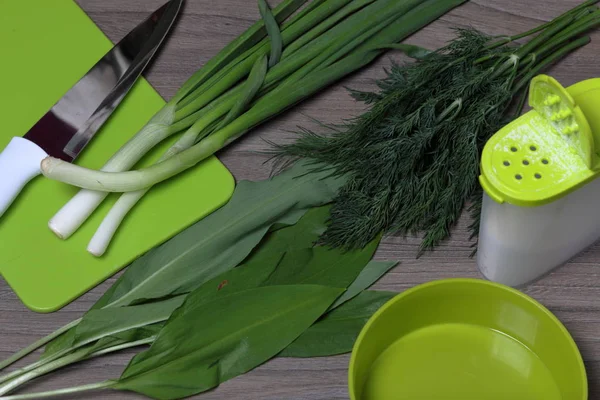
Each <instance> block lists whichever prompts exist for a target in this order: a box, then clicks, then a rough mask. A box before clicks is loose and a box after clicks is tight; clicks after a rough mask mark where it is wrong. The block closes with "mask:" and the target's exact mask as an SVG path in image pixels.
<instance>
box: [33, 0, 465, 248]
mask: <svg viewBox="0 0 600 400" xmlns="http://www.w3.org/2000/svg"><path fill="white" fill-rule="evenodd" d="M465 1H466V0H440V1H436V0H407V1H401V2H399V1H397V0H354V1H352V0H320V1H319V0H315V1H313V2H311V3H309V4H308V5H307V6H306V8H304V9H303V10H302V11H301V12H299V13H297V14H296V15H294V16H293V17H292V18H290V20H289V21H283V20H284V17H287V16H289V15H290V14H291V12H293V11H296V10H297V9H298V8H299V7H300V5H302V3H305V2H306V0H304V1H298V0H296V1H293V0H287V1H284V2H283V3H282V4H281V5H279V6H278V7H277V8H275V9H274V10H270V8H269V7H268V5H267V4H266V2H265V1H264V0H260V1H259V9H260V12H261V15H262V20H261V21H260V22H258V23H256V24H255V25H253V26H252V27H251V28H250V29H249V30H248V31H247V32H246V33H244V34H243V35H242V36H240V37H239V38H238V39H236V40H235V41H234V42H232V44H230V45H229V46H227V47H226V48H225V49H224V50H223V51H221V52H220V53H219V54H218V55H217V56H216V57H215V58H213V59H212V60H211V61H210V62H209V63H208V64H207V65H205V66H204V67H203V68H201V69H200V70H199V71H198V72H197V73H196V74H194V76H192V77H191V78H190V79H189V80H188V82H186V83H185V84H184V85H183V86H182V88H181V89H180V90H179V91H178V92H177V94H176V95H175V96H174V97H173V98H172V99H171V100H170V101H169V102H168V103H167V104H166V105H165V106H164V107H163V108H162V109H161V110H160V111H159V112H158V113H157V114H156V115H155V116H154V117H153V118H152V119H151V120H150V121H149V122H148V124H147V125H146V126H145V127H144V128H143V129H142V130H141V131H140V132H139V133H138V134H137V135H135V136H134V137H133V138H132V139H131V140H130V141H129V142H127V143H126V144H125V145H124V146H123V148H121V150H119V152H117V153H116V154H115V155H114V156H113V157H112V158H111V159H110V160H109V161H108V162H107V163H106V164H105V165H104V167H102V168H101V169H100V170H93V169H87V168H83V167H80V166H77V165H74V164H70V163H61V162H60V160H58V159H56V158H52V157H48V158H47V159H45V160H44V161H43V162H42V172H43V174H44V175H45V176H46V177H47V178H49V179H53V180H57V181H61V182H64V183H67V184H71V185H74V186H77V187H80V188H82V190H80V192H79V193H77V194H76V195H75V196H74V197H73V198H72V199H71V200H70V201H69V202H68V203H67V204H66V205H65V206H64V207H63V208H62V209H61V210H59V211H58V213H57V214H56V215H55V216H54V217H53V218H52V219H51V220H50V222H49V226H50V229H51V230H52V231H53V232H55V234H56V235H58V236H59V237H61V238H63V239H66V238H68V237H69V236H71V235H72V234H73V233H74V232H75V231H76V230H77V229H78V228H79V227H80V226H81V225H82V224H83V222H84V221H85V220H86V219H87V218H88V217H89V216H90V215H91V213H92V212H93V211H94V210H95V209H96V208H97V207H98V206H99V204H101V202H102V201H103V200H104V199H105V198H106V197H107V195H108V194H109V193H110V192H119V193H124V194H123V195H122V197H121V198H120V199H119V201H117V203H116V204H115V206H113V209H112V210H111V211H110V212H109V214H108V215H107V216H106V218H105V219H104V221H103V223H102V224H101V226H100V227H99V229H98V230H97V232H96V234H95V235H94V237H93V238H92V241H91V242H90V243H89V245H88V251H90V252H91V253H92V254H94V255H97V256H100V255H102V254H103V253H104V252H105V250H106V249H107V246H108V245H109V243H110V241H111V239H112V237H113V235H114V233H115V232H116V230H117V229H118V227H119V226H120V224H121V221H122V220H123V218H124V217H125V216H126V215H127V213H128V212H129V211H130V210H131V209H132V208H133V207H134V206H135V204H137V202H138V201H139V200H140V199H141V198H142V197H143V196H144V195H145V194H146V193H147V192H148V190H150V189H151V187H152V186H153V185H155V184H157V183H160V182H162V181H164V180H166V179H169V178H172V177H174V176H176V175H177V174H179V173H181V172H183V171H185V170H187V169H189V168H192V167H193V166H195V165H197V164H198V163H200V162H202V161H203V160H205V159H207V158H208V157H210V156H212V155H213V154H215V153H216V152H217V151H218V150H220V149H222V148H223V147H225V146H227V145H228V144H230V143H232V142H233V141H235V140H236V139H238V138H239V137H241V136H242V135H244V134H245V133H247V132H249V131H251V130H252V129H253V128H255V127H257V126H259V125H260V124H262V123H264V122H265V121H267V120H269V119H271V118H273V117H274V116H276V115H278V114H279V113H281V112H283V111H285V110H287V109H289V108H291V107H293V106H294V105H295V104H297V103H298V102H300V101H302V100H304V99H306V98H308V97H310V96H312V95H314V94H315V93H317V92H319V91H321V90H323V89H324V88H326V87H328V86H330V85H332V84H334V83H335V82H337V81H339V80H340V79H342V78H344V77H345V76H347V75H348V74H351V73H353V72H355V71H357V70H359V69H360V68H363V67H365V66H366V65H368V64H369V63H371V62H372V61H373V60H375V59H376V58H377V57H378V56H379V55H381V54H382V53H384V52H385V51H386V50H387V47H386V45H388V44H394V43H397V42H400V41H402V40H403V39H405V38H406V37H408V36H409V35H411V34H412V33H414V32H415V31H417V30H419V29H421V28H422V27H423V26H425V25H427V24H429V23H430V22H432V21H434V20H435V19H437V18H439V17H440V16H441V15H443V14H445V13H447V12H448V11H449V10H451V9H453V8H454V7H457V6H459V5H460V4H462V3H464V2H465ZM279 24H281V25H279ZM265 58H267V66H266V71H264V73H262V71H261V70H262V69H263V65H264V61H263V60H264V59H265ZM175 134H180V135H181V137H180V139H179V140H178V141H177V142H176V144H175V145H174V146H173V147H172V148H170V149H169V150H168V151H167V152H166V153H165V154H164V155H163V156H162V157H161V158H160V160H159V161H158V162H157V163H156V164H154V165H152V166H150V167H147V168H142V169H139V170H131V168H133V167H134V165H135V164H136V163H137V162H138V161H139V160H140V159H141V158H142V157H143V156H144V155H145V154H146V153H148V152H149V151H150V150H152V149H153V148H154V147H155V146H156V145H157V144H158V143H160V142H162V141H163V140H165V139H166V138H168V137H170V136H172V135H175Z"/></svg>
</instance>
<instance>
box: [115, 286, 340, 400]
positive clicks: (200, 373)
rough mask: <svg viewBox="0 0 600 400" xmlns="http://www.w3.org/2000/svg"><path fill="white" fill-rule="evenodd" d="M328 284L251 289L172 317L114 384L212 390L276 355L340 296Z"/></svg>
mask: <svg viewBox="0 0 600 400" xmlns="http://www.w3.org/2000/svg"><path fill="white" fill-rule="evenodd" d="M340 293H341V289H334V288H329V287H324V286H313V285H301V286H269V287H261V288H256V289H250V290H245V291H242V292H239V293H236V294H234V295H231V296H226V297H223V298H221V299H217V300H215V301H213V302H210V303H204V302H201V303H200V304H198V306H197V307H193V306H192V305H188V307H189V309H190V312H189V313H187V314H186V315H185V316H183V317H180V318H174V319H172V320H170V321H169V322H168V323H167V324H166V325H165V327H164V328H163V330H162V331H161V332H160V334H159V337H158V338H157V339H156V341H155V342H154V344H153V345H152V346H151V347H150V349H148V350H147V351H145V352H143V353H140V354H138V355H137V356H136V357H134V359H133V360H132V361H131V362H130V363H129V365H128V366H127V368H126V369H125V371H124V372H123V374H122V375H121V378H120V379H119V380H118V381H117V382H116V383H115V384H114V385H112V387H113V388H114V389H119V390H132V391H135V392H138V393H141V394H144V395H146V396H149V397H152V398H155V399H165V400H168V399H179V398H183V397H187V396H191V395H194V394H197V393H201V392H204V391H207V390H209V389H211V388H214V387H216V386H218V385H219V384H221V383H222V382H225V381H226V380H228V379H231V378H233V377H235V376H238V375H240V374H243V373H246V372H248V371H250V370H251V369H253V368H255V367H257V366H258V365H260V364H262V363H264V362H265V361H267V360H269V359H270V358H271V357H273V356H275V355H276V354H277V353H279V352H280V351H281V350H283V349H284V348H285V347H286V346H288V345H289V344H290V343H291V342H292V341H294V339H296V338H297V337H298V336H300V334H301V333H302V332H304V331H305V330H306V329H307V328H308V327H309V326H310V325H311V324H312V323H314V322H315V321H316V320H317V319H318V318H319V316H320V315H321V314H322V313H323V312H324V311H325V310H326V309H327V308H328V307H329V306H330V305H331V303H332V302H333V301H334V300H335V299H336V298H337V297H338V296H339V295H340Z"/></svg>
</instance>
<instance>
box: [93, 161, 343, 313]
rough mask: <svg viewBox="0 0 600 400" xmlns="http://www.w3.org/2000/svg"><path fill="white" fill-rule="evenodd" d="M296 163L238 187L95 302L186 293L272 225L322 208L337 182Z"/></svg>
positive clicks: (238, 257) (235, 259) (240, 255)
mask: <svg viewBox="0 0 600 400" xmlns="http://www.w3.org/2000/svg"><path fill="white" fill-rule="evenodd" d="M308 170H309V169H308V168H307V167H306V166H305V165H304V164H303V163H300V164H298V165H295V166H294V167H292V168H290V169H289V170H287V171H284V172H283V173H281V174H279V175H277V176H275V177H273V178H272V179H268V180H264V181H259V182H250V181H242V182H240V183H239V184H238V186H237V188H236V190H235V192H234V195H233V197H232V199H231V200H230V201H229V202H228V203H227V204H226V205H225V206H223V207H222V208H221V209H219V210H217V211H215V212H214V213H212V214H211V215H209V216H207V217H206V218H204V219H202V220H201V221H200V222H198V223H196V224H195V225H193V226H191V227H190V228H188V229H186V230H184V231H183V232H182V233H180V234H178V235H177V236H175V237H174V238H172V239H171V240H169V241H167V242H166V243H164V244H163V245H161V246H159V247H157V248H155V249H153V250H151V251H149V252H148V253H146V254H145V255H143V256H142V257H140V258H139V259H137V260H136V261H134V262H133V263H132V264H131V265H130V266H129V267H128V268H127V270H126V271H125V273H124V274H123V275H122V276H121V277H120V278H119V280H118V281H117V282H116V283H115V284H114V286H115V287H114V288H111V290H109V292H107V295H105V296H103V297H102V298H101V299H100V300H99V305H101V306H102V307H103V308H105V307H121V306H125V305H130V304H135V303H136V302H140V301H144V300H147V299H155V298H161V297H165V296H169V295H174V294H180V293H187V292H190V291H191V290H193V289H195V288H197V287H199V286H200V285H201V284H202V283H204V282H206V281H207V280H209V279H211V278H214V277H215V276H217V275H219V274H220V273H222V272H225V271H227V270H229V269H231V268H233V267H235V266H236V265H238V264H239V263H240V262H241V261H242V260H243V259H244V258H245V257H246V256H247V255H248V254H249V253H250V252H251V251H252V249H253V248H254V247H255V246H256V244H257V243H258V242H260V240H261V239H262V238H263V236H264V235H265V234H266V233H267V232H268V230H269V229H270V227H271V226H272V225H273V224H276V223H281V222H285V223H288V224H290V223H295V222H297V220H298V219H299V218H300V217H301V216H302V215H303V214H304V213H305V212H306V211H307V210H308V209H310V208H312V207H315V206H320V205H323V204H327V203H328V202H330V201H331V200H332V198H333V197H334V196H335V193H336V191H337V189H338V188H339V187H340V184H341V183H342V182H341V180H339V179H334V178H326V174H325V173H309V174H307V172H308Z"/></svg>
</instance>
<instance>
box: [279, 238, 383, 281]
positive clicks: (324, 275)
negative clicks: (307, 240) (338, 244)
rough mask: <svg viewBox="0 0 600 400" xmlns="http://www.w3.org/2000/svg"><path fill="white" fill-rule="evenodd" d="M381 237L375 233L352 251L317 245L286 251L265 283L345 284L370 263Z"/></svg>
mask: <svg viewBox="0 0 600 400" xmlns="http://www.w3.org/2000/svg"><path fill="white" fill-rule="evenodd" d="M380 240H381V237H378V238H377V239H375V240H373V241H372V242H371V243H369V244H368V245H367V246H365V247H364V248H362V249H358V250H351V251H344V250H342V249H335V248H330V247H325V246H317V247H313V248H310V249H300V250H296V251H292V252H289V253H286V255H285V256H284V257H283V260H282V261H281V264H280V266H279V267H278V268H277V270H276V271H275V272H274V273H273V275H272V276H271V277H270V278H269V280H268V281H267V284H270V285H289V284H292V285H295V284H313V285H325V286H331V287H342V288H347V287H348V286H349V285H350V284H351V283H352V282H353V281H354V280H355V279H356V277H357V276H358V275H359V274H360V273H361V271H362V270H363V269H364V268H365V266H366V265H367V264H368V263H369V261H370V260H371V258H372V257H373V254H374V253H375V251H376V250H377V246H378V245H379V242H380Z"/></svg>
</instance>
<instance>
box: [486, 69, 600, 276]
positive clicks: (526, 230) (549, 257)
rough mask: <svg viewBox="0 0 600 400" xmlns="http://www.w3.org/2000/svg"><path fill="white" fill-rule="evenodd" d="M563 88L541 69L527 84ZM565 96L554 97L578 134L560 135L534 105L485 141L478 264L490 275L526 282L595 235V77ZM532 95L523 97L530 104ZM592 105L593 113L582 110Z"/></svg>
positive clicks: (598, 96)
mask: <svg viewBox="0 0 600 400" xmlns="http://www.w3.org/2000/svg"><path fill="white" fill-rule="evenodd" d="M534 85H539V86H534ZM557 85H558V87H557ZM562 90H564V91H566V89H564V88H562V87H560V85H559V84H558V83H557V82H556V81H554V80H553V79H552V78H550V77H547V76H545V75H544V76H542V78H540V79H539V80H536V81H535V82H532V89H531V91H532V93H534V94H535V93H537V94H538V95H539V94H540V91H541V93H542V94H545V95H546V96H547V95H548V93H554V92H558V93H559V94H560V95H561V96H564V95H565V94H564V93H562V92H561V91H562ZM531 96H533V94H532V95H531ZM567 96H572V97H568V98H564V99H562V100H561V101H563V102H567V106H568V107H569V108H570V109H571V110H574V111H577V112H576V113H575V117H576V119H575V120H572V121H570V124H571V125H570V126H574V125H573V123H574V122H575V123H577V124H578V127H579V128H580V130H579V131H577V132H575V135H579V136H575V137H574V135H573V134H570V135H563V134H562V133H563V132H561V131H560V126H559V127H557V126H556V125H555V124H552V123H551V122H549V121H550V120H549V119H548V115H544V110H539V108H538V109H537V110H535V109H534V110H532V111H530V112H529V113H527V114H524V115H523V116H522V117H520V118H519V119H517V120H515V121H513V122H512V123H511V124H509V125H507V126H506V127H505V128H503V129H502V130H501V131H499V132H498V133H497V134H496V135H495V136H494V137H493V138H492V139H490V141H488V143H487V144H486V148H485V149H484V153H483V155H482V175H481V176H480V182H481V184H482V187H483V188H484V191H485V193H484V196H483V208H482V213H481V223H480V231H479V244H478V250H477V264H478V267H479V269H480V271H481V273H482V274H483V275H484V277H485V278H487V279H489V280H491V281H495V282H499V283H503V284H505V285H508V286H512V287H519V286H523V285H526V284H528V283H531V282H532V281H534V280H537V279H539V278H541V277H542V276H544V275H546V274H547V273H549V272H550V271H552V270H553V269H555V268H557V267H559V266H561V265H563V264H564V263H566V262H567V261H569V260H570V259H572V258H573V257H574V256H576V255H577V254H578V253H580V252H582V251H583V250H585V249H586V248H588V247H589V246H590V245H592V244H594V243H595V242H596V241H598V240H599V239H600V209H599V205H600V179H598V178H599V177H600V175H598V168H597V165H598V161H599V159H598V156H597V155H596V154H595V152H594V151H593V149H594V146H593V145H594V135H593V133H592V132H593V131H594V128H595V126H594V125H597V128H598V130H600V115H598V117H596V113H600V80H597V79H594V80H590V81H584V82H582V83H580V84H577V85H574V86H573V87H571V88H569V91H568V94H567ZM536 101H537V102H538V103H537V104H539V99H537V100H536V99H533V101H532V98H531V97H530V103H533V105H534V106H535V105H536ZM546 103H548V102H546ZM561 104H564V103H561ZM554 107H555V108H554V111H556V106H554ZM592 110H593V112H594V116H591V115H589V114H587V113H590V112H592ZM586 116H587V118H586ZM557 128H558V129H557ZM569 132H570V131H569ZM584 140H585V141H586V142H585V143H584V145H586V146H587V145H588V144H589V142H587V140H591V147H590V148H589V150H590V152H589V153H586V148H585V147H584V148H583V149H580V146H582V145H581V142H582V141H584ZM596 140H597V139H596ZM588 156H589V158H588Z"/></svg>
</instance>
